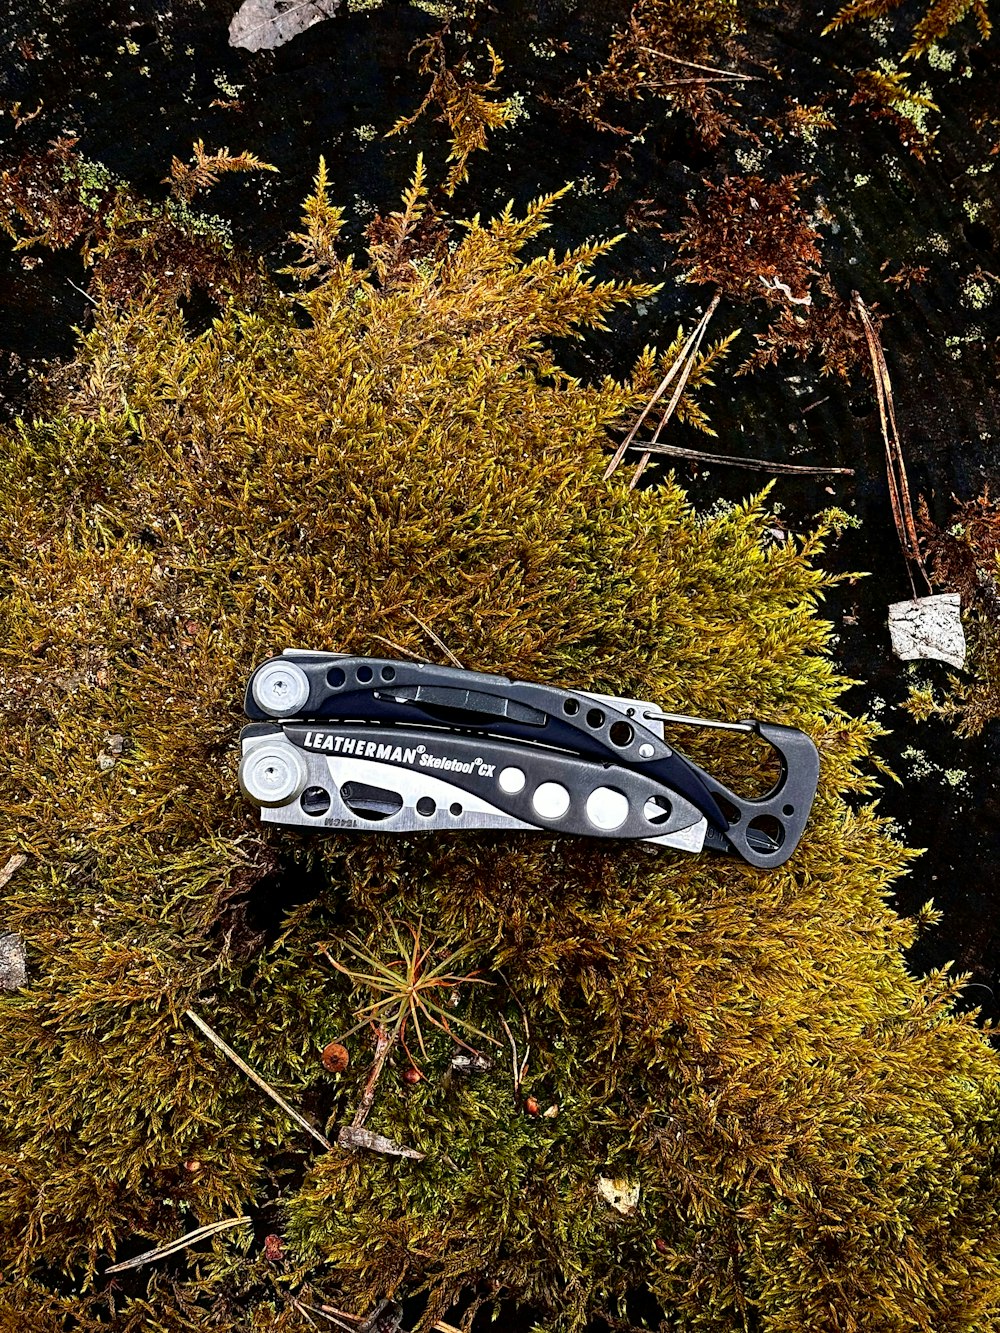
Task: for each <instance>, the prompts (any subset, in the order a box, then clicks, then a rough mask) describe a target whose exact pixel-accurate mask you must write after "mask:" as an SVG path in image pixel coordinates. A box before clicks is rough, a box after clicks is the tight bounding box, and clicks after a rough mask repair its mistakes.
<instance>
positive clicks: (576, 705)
mask: <svg viewBox="0 0 1000 1333" xmlns="http://www.w3.org/2000/svg"><path fill="white" fill-rule="evenodd" d="M579 711H580V701H579V700H578V699H567V700H566V702H565V703H564V704H563V712H564V713H566V714H567V716H568V717H573V716H574V714H576V713H579Z"/></svg>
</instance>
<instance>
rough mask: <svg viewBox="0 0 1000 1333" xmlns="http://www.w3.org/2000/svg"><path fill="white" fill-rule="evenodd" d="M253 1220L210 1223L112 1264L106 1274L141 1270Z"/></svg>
mask: <svg viewBox="0 0 1000 1333" xmlns="http://www.w3.org/2000/svg"><path fill="white" fill-rule="evenodd" d="M251 1220H252V1219H251V1218H249V1217H229V1218H227V1219H226V1220H225V1221H224V1222H210V1223H209V1224H208V1225H207V1226H204V1227H197V1228H196V1229H195V1230H194V1231H189V1232H188V1233H187V1234H186V1235H184V1236H179V1237H178V1238H177V1240H172V1241H168V1242H167V1244H166V1245H158V1246H157V1247H156V1249H155V1250H144V1251H143V1253H142V1254H137V1255H136V1256H135V1258H134V1259H125V1260H124V1261H123V1262H122V1263H120V1264H112V1265H111V1267H110V1268H106V1269H105V1270H104V1271H105V1273H124V1272H125V1270H126V1269H128V1268H141V1267H142V1266H143V1264H149V1263H152V1262H153V1260H154V1259H166V1258H167V1256H168V1255H171V1254H177V1252H178V1251H179V1250H186V1249H187V1248H188V1246H189V1245H195V1244H196V1243H197V1242H198V1241H199V1240H204V1239H205V1238H206V1236H215V1235H217V1234H218V1233H219V1232H220V1231H228V1230H229V1228H230V1227H239V1226H245V1225H246V1224H247V1223H249V1222H250V1221H251Z"/></svg>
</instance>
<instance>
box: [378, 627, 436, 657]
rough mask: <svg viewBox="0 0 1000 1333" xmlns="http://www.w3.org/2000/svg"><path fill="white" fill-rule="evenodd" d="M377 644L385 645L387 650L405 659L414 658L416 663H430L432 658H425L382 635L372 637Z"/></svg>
mask: <svg viewBox="0 0 1000 1333" xmlns="http://www.w3.org/2000/svg"><path fill="white" fill-rule="evenodd" d="M370 637H371V638H373V639H374V640H375V641H376V642H377V643H384V644H385V646H386V647H387V648H392V649H393V650H394V651H395V652H397V653H402V654H403V656H404V657H412V658H413V660H414V662H428V663H429V662H430V661H431V658H429V657H424V655H423V654H422V653H414V652H411V651H410V649H409V648H404V647H403V645H402V644H400V643H394V642H393V641H392V639H386V638H383V637H382V635H381V634H372V635H371V636H370Z"/></svg>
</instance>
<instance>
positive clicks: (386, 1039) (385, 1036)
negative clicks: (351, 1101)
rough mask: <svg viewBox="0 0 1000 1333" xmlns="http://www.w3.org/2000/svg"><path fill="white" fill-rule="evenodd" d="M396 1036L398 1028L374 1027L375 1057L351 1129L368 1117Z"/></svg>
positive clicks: (358, 1127) (360, 1124)
mask: <svg viewBox="0 0 1000 1333" xmlns="http://www.w3.org/2000/svg"><path fill="white" fill-rule="evenodd" d="M398 1036H399V1029H398V1028H396V1029H394V1030H393V1031H392V1032H388V1031H387V1030H386V1029H385V1028H384V1027H382V1026H381V1025H379V1026H378V1027H377V1028H376V1029H375V1059H374V1060H373V1061H372V1067H371V1069H370V1070H369V1071H368V1081H367V1082H366V1083H365V1090H364V1092H363V1093H362V1094H361V1101H360V1102H359V1103H358V1109H357V1110H356V1111H355V1112H354V1119H353V1120H352V1121H351V1128H352V1129H360V1128H361V1126H362V1125H363V1124H364V1123H365V1121H366V1120H367V1119H368V1116H369V1113H370V1112H371V1109H372V1106H373V1104H374V1102H375V1085H376V1083H377V1082H378V1080H379V1075H380V1074H381V1073H382V1069H383V1066H384V1065H385V1062H386V1060H387V1059H388V1056H389V1052H390V1051H391V1050H392V1048H393V1046H394V1045H395V1042H396V1038H397V1037H398ZM342 1146H343V1145H342Z"/></svg>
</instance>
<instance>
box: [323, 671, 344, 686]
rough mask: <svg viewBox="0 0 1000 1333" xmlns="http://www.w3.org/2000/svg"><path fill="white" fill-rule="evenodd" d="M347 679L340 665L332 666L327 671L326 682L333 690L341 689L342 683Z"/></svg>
mask: <svg viewBox="0 0 1000 1333" xmlns="http://www.w3.org/2000/svg"><path fill="white" fill-rule="evenodd" d="M346 680H347V677H346V676H345V675H344V673H343V671H341V669H340V667H331V668H330V670H329V671H328V672H327V673H326V683H327V685H329V687H330V689H331V690H339V689H340V687H341V685H343V683H344V682H345V681H346Z"/></svg>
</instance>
